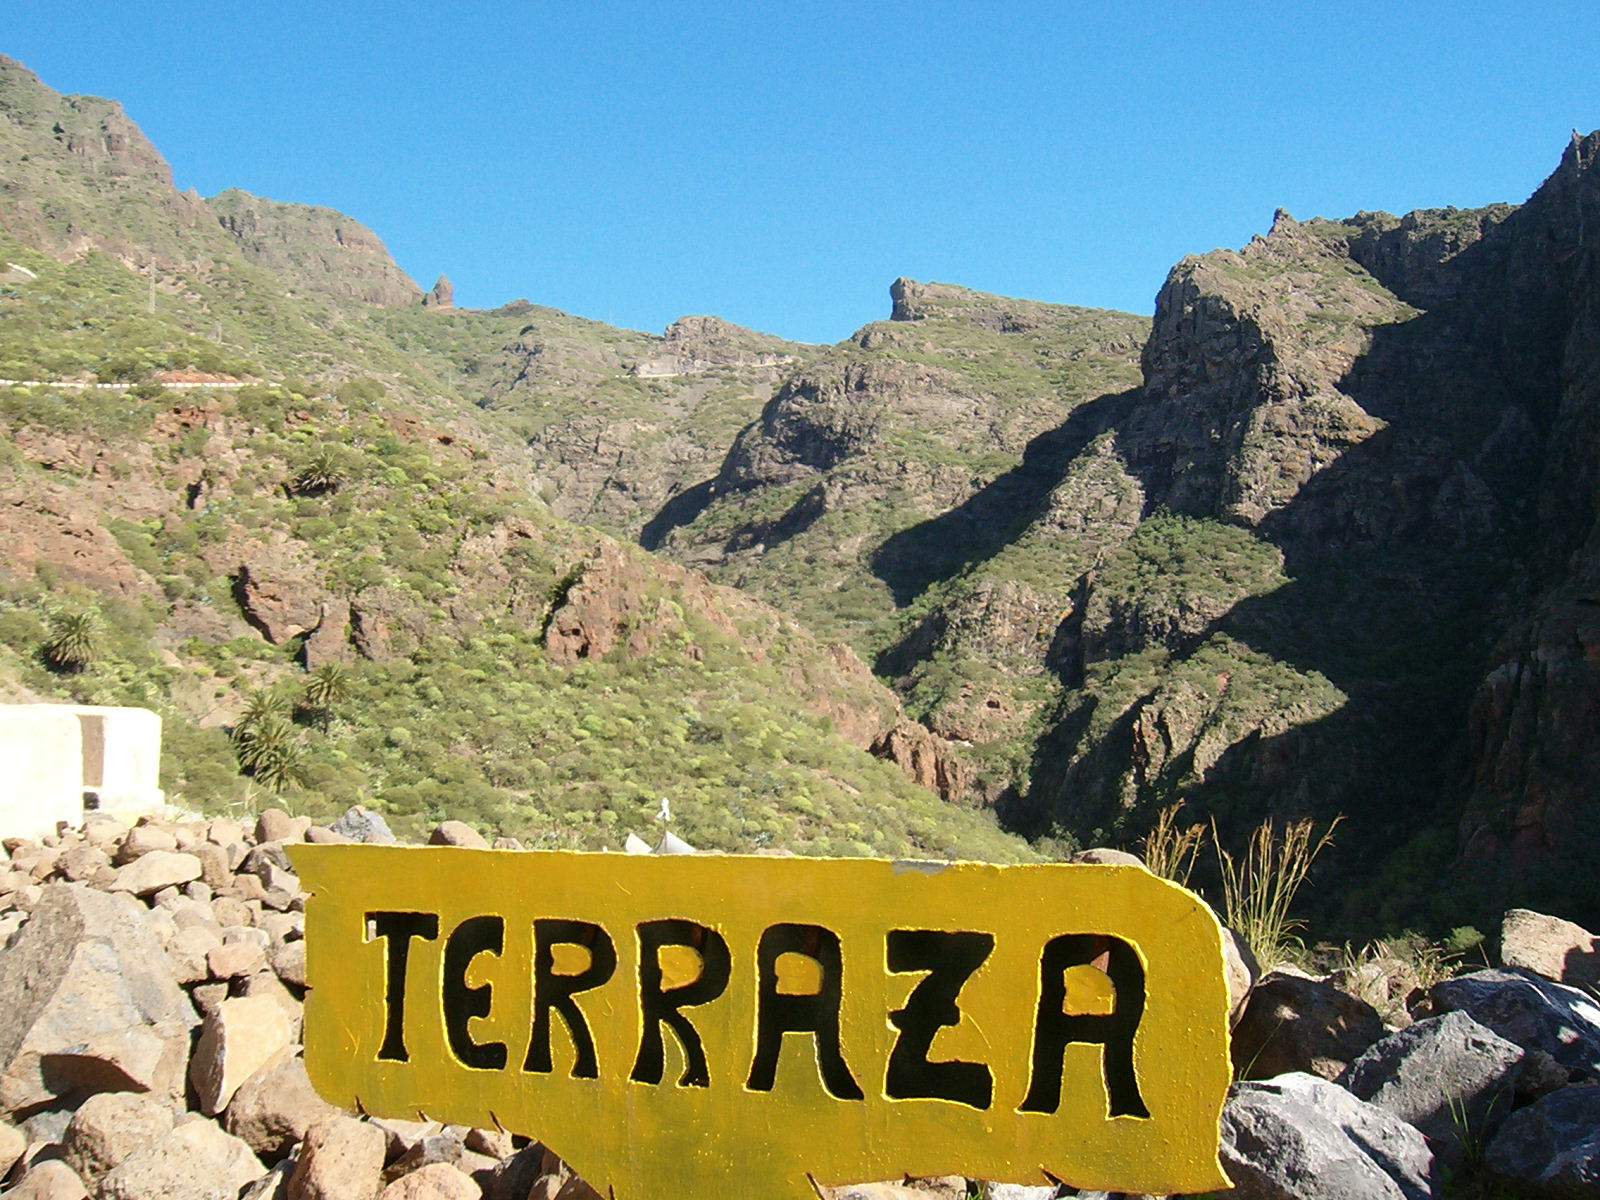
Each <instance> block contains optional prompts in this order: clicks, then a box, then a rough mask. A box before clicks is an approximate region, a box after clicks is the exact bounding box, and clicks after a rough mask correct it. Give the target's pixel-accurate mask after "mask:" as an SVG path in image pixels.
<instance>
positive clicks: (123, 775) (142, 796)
mask: <svg viewBox="0 0 1600 1200" xmlns="http://www.w3.org/2000/svg"><path fill="white" fill-rule="evenodd" d="M72 711H73V712H74V713H76V714H77V717H78V724H79V726H80V727H81V728H82V730H83V789H84V792H85V793H86V798H85V802H86V804H89V805H90V806H92V807H94V808H97V809H99V810H100V811H102V812H111V813H115V814H116V815H117V816H120V817H126V818H133V817H138V816H142V815H143V814H145V813H154V812H159V811H160V810H161V809H162V808H163V807H164V806H165V804H166V796H165V794H164V793H163V792H162V791H161V718H160V717H159V716H157V715H156V714H155V713H153V712H151V711H150V710H149V709H148V708H96V707H89V706H81V707H74V708H73V710H72Z"/></svg>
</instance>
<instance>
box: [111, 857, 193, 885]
mask: <svg viewBox="0 0 1600 1200" xmlns="http://www.w3.org/2000/svg"><path fill="white" fill-rule="evenodd" d="M200 872H201V866H200V860H199V859H198V858H196V857H195V856H194V855H192V854H188V853H185V852H184V851H181V850H151V851H150V852H149V853H147V854H142V855H140V856H139V857H138V858H136V859H134V861H133V862H131V863H129V864H128V865H127V866H125V867H123V868H122V869H121V870H120V871H118V872H117V881H116V882H115V883H114V884H112V885H111V888H110V890H111V891H113V892H132V893H133V894H134V895H135V896H150V895H154V894H155V893H156V892H159V891H160V890H161V889H162V888H168V887H180V886H182V885H183V884H185V883H188V882H189V881H190V880H191V879H199V878H200Z"/></svg>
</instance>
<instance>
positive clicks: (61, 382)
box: [0, 379, 250, 392]
mask: <svg viewBox="0 0 1600 1200" xmlns="http://www.w3.org/2000/svg"><path fill="white" fill-rule="evenodd" d="M149 382H155V383H161V381H160V380H159V379H158V380H154V381H151V380H137V381H135V382H133V383H86V382H84V381H83V380H81V379H0V387H67V388H106V389H109V390H111V391H118V392H125V391H127V390H128V389H129V388H132V387H138V386H139V384H140V383H149ZM161 386H162V387H164V388H169V389H171V388H242V387H249V386H250V384H249V383H247V382H245V381H244V380H242V379H232V380H228V381H226V382H220V383H161Z"/></svg>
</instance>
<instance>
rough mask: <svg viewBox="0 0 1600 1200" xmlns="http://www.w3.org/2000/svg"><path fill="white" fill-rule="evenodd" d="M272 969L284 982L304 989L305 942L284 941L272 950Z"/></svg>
mask: <svg viewBox="0 0 1600 1200" xmlns="http://www.w3.org/2000/svg"><path fill="white" fill-rule="evenodd" d="M272 969H273V970H274V971H276V972H277V973H278V978H279V979H281V980H283V982H284V983H287V984H291V985H293V986H294V987H297V988H302V989H303V988H304V987H305V986H306V944H305V942H303V941H297V942H284V943H283V944H282V945H281V946H279V947H278V948H277V949H275V950H274V951H273V952H272Z"/></svg>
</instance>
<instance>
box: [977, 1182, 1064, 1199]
mask: <svg viewBox="0 0 1600 1200" xmlns="http://www.w3.org/2000/svg"><path fill="white" fill-rule="evenodd" d="M1055 1194H1056V1189H1055V1188H1054V1187H1035V1186H1034V1185H1032V1184H1027V1183H986V1184H985V1185H984V1187H983V1191H982V1195H983V1197H984V1200H1053V1198H1054V1196H1055Z"/></svg>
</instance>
